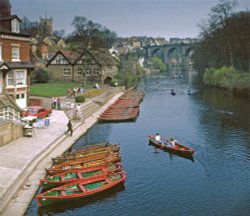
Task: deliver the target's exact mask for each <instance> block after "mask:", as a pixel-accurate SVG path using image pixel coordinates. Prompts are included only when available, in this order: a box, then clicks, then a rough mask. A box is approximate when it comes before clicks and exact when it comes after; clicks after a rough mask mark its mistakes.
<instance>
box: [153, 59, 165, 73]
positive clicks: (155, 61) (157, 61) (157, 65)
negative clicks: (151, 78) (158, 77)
mask: <svg viewBox="0 0 250 216" xmlns="http://www.w3.org/2000/svg"><path fill="white" fill-rule="evenodd" d="M151 63H152V66H153V67H154V68H155V69H159V70H160V71H161V72H162V71H166V70H167V67H166V65H165V64H164V63H163V62H162V60H161V59H160V58H159V57H154V58H152V59H151Z"/></svg>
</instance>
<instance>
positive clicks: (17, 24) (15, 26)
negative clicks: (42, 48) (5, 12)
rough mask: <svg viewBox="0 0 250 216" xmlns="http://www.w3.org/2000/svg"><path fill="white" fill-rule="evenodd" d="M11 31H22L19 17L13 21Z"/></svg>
mask: <svg viewBox="0 0 250 216" xmlns="http://www.w3.org/2000/svg"><path fill="white" fill-rule="evenodd" d="M11 31H12V32H15V33H20V22H19V21H18V20H17V19H13V20H12V21H11Z"/></svg>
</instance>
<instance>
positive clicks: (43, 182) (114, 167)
mask: <svg viewBox="0 0 250 216" xmlns="http://www.w3.org/2000/svg"><path fill="white" fill-rule="evenodd" d="M111 171H112V172H118V171H121V163H119V162H117V163H114V164H105V165H102V166H96V167H89V168H82V169H79V170H68V171H66V172H63V173H59V174H57V175H53V176H47V177H46V178H42V179H40V186H41V187H42V188H43V189H49V188H53V187H58V186H61V185H64V184H68V183H71V182H74V181H78V180H89V179H93V178H96V177H97V176H103V175H107V174H108V173H109V172H111Z"/></svg>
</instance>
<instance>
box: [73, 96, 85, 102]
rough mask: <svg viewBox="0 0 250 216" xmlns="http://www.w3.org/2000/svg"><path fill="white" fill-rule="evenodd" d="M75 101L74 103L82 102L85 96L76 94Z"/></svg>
mask: <svg viewBox="0 0 250 216" xmlns="http://www.w3.org/2000/svg"><path fill="white" fill-rule="evenodd" d="M75 102H76V103H83V102H85V97H84V95H78V96H76V98H75Z"/></svg>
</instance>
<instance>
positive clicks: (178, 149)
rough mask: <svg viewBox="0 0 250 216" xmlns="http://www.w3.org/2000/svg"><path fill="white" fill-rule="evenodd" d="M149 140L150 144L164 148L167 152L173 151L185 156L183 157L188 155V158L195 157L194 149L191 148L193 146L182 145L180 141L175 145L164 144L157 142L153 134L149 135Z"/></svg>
mask: <svg viewBox="0 0 250 216" xmlns="http://www.w3.org/2000/svg"><path fill="white" fill-rule="evenodd" d="M148 140H149V144H150V145H153V146H155V147H157V148H159V149H162V150H165V151H167V152H170V153H173V154H176V155H180V156H183V157H188V158H192V157H193V154H194V152H195V151H194V150H193V149H191V148H188V147H186V146H184V145H181V144H179V143H176V144H175V147H171V146H168V145H164V146H163V145H162V144H161V143H159V142H157V141H156V140H155V139H154V137H153V136H149V137H148Z"/></svg>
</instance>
